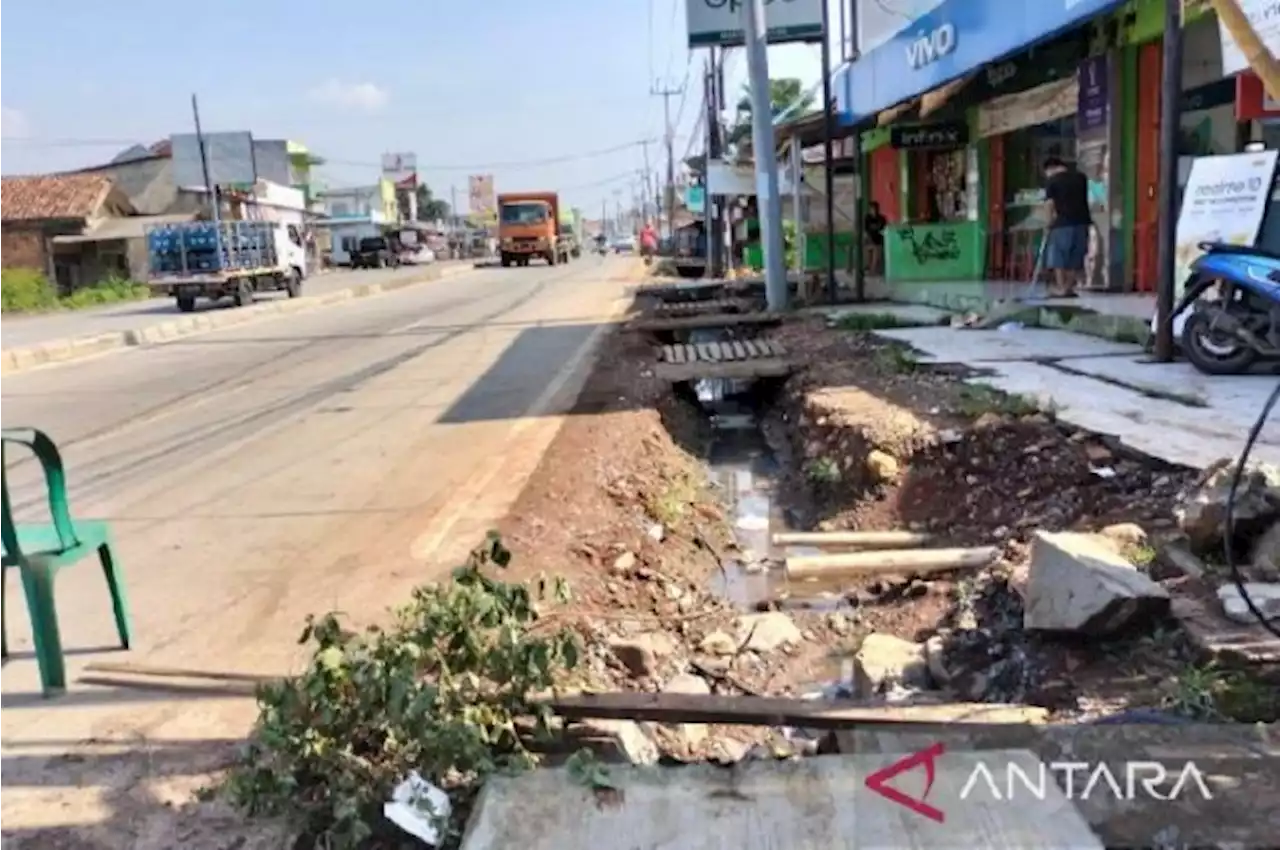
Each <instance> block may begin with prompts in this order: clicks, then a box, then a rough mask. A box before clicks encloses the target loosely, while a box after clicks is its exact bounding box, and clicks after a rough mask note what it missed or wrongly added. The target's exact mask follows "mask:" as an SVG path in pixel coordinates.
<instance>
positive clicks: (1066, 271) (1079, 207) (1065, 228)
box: [1044, 156, 1092, 298]
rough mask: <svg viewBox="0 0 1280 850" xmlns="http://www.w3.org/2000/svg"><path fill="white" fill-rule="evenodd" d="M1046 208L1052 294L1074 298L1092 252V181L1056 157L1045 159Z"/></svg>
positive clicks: (1046, 261) (1046, 248) (1046, 262)
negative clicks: (1090, 237) (1090, 212)
mask: <svg viewBox="0 0 1280 850" xmlns="http://www.w3.org/2000/svg"><path fill="white" fill-rule="evenodd" d="M1044 176H1045V188H1044V197H1045V207H1046V210H1045V212H1046V214H1047V215H1048V217H1049V232H1048V233H1047V234H1045V240H1046V242H1045V246H1044V252H1045V253H1044V265H1045V268H1047V269H1049V270H1050V271H1051V272H1052V273H1053V286H1052V289H1051V290H1050V293H1049V294H1050V296H1051V297H1054V298H1074V297H1076V294H1077V293H1076V290H1077V288H1078V287H1079V285H1080V279H1081V277H1082V276H1083V273H1084V261H1085V256H1086V255H1087V254H1088V253H1089V227H1090V225H1091V224H1092V218H1091V217H1090V215H1089V181H1088V179H1087V178H1086V177H1085V176H1084V175H1083V174H1081V173H1080V172H1079V171H1077V170H1076V169H1074V168H1070V167H1068V166H1067V164H1066V163H1065V162H1063V161H1062V160H1061V159H1059V158H1058V157H1056V156H1051V157H1049V158H1048V159H1046V160H1045V162H1044Z"/></svg>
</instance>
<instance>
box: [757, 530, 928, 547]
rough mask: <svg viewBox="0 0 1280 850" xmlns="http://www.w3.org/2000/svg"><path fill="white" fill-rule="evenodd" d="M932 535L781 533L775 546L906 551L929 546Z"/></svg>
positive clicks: (874, 532)
mask: <svg viewBox="0 0 1280 850" xmlns="http://www.w3.org/2000/svg"><path fill="white" fill-rule="evenodd" d="M932 539H933V538H932V535H929V534H921V533H920V532H917V531H780V532H778V533H777V534H775V535H773V544H774V545H775V546H789V545H795V546H848V547H850V548H854V549H905V548H907V547H909V546H927V545H928V544H929V542H930V541H931V540H932Z"/></svg>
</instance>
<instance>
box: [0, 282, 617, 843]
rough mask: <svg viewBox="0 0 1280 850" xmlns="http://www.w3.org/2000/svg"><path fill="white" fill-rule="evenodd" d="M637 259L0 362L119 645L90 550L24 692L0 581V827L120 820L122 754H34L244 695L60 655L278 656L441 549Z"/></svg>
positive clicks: (562, 390) (28, 662)
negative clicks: (59, 670) (62, 674)
mask: <svg viewBox="0 0 1280 850" xmlns="http://www.w3.org/2000/svg"><path fill="white" fill-rule="evenodd" d="M637 267H638V264H637V263H635V262H634V261H631V260H626V259H612V258H611V259H608V260H604V259H601V258H596V257H591V258H584V259H582V260H579V261H577V262H575V263H574V264H572V265H570V266H561V267H557V268H546V267H540V266H539V267H531V268H523V269H492V270H489V269H486V270H475V271H470V272H466V273H463V274H460V275H458V276H456V277H453V278H451V279H447V280H443V281H439V282H433V283H429V284H425V285H423V286H419V287H411V288H407V289H403V290H399V291H396V292H393V293H389V294H385V295H380V296H374V297H370V298H366V299H362V300H359V301H351V302H345V303H342V304H338V305H332V306H328V307H322V308H318V309H316V310H314V311H309V312H306V313H301V314H296V315H292V316H286V317H280V318H270V319H267V320H264V321H261V322H256V323H254V324H252V325H248V326H242V327H237V328H233V329H227V330H223V331H215V332H210V333H207V334H203V335H200V336H196V337H191V338H188V339H184V340H178V341H175V342H172V343H167V344H164V345H160V346H155V347H151V348H144V349H128V350H124V351H121V352H118V353H113V354H109V355H105V356H102V357H99V358H96V359H92V360H86V361H82V362H79V363H72V364H67V365H64V366H58V367H53V368H46V369H41V370H37V371H35V372H30V373H24V374H20V375H15V376H13V377H10V378H8V379H6V380H5V383H4V402H5V403H4V410H3V421H4V425H5V426H6V427H12V426H16V425H34V426H38V427H40V428H42V429H44V430H46V431H47V432H48V433H49V434H50V435H52V436H53V437H54V438H55V439H56V440H57V441H58V442H59V444H60V446H61V447H62V449H63V452H64V458H65V460H66V463H67V466H68V469H69V475H70V483H71V504H72V507H73V512H74V513H75V514H76V515H77V516H81V517H103V518H107V519H109V520H110V521H111V523H112V524H113V528H114V530H115V534H116V539H117V546H118V550H119V551H118V557H119V559H120V561H121V563H122V564H123V567H124V570H125V573H126V581H127V585H128V591H129V595H130V598H131V601H132V607H133V613H134V628H135V635H136V637H135V642H134V648H133V650H132V651H130V652H127V653H125V652H118V651H114V650H113V649H112V647H113V645H114V644H115V636H114V631H113V627H112V623H111V615H110V614H111V612H110V604H109V601H108V597H107V594H106V589H105V586H104V583H103V580H102V576H101V572H100V571H99V570H98V569H97V568H96V566H95V565H94V564H93V563H91V562H88V561H86V562H82V563H81V564H80V565H78V566H77V567H74V568H72V569H71V570H69V571H67V572H65V573H63V574H62V575H61V576H60V578H59V585H58V598H57V601H58V609H59V614H60V619H61V623H62V628H63V641H64V644H65V648H66V650H67V653H68V664H69V668H68V675H69V681H70V683H71V685H70V690H69V692H68V693H67V694H66V695H64V696H63V697H61V698H59V699H58V700H57V701H56V702H52V703H50V702H45V701H42V700H40V699H39V698H38V696H37V695H36V694H37V692H38V677H37V672H36V668H35V662H34V660H33V659H32V656H31V651H30V650H31V642H30V628H29V625H28V621H27V618H26V613H25V606H24V605H23V603H22V600H23V597H22V594H21V591H20V590H19V589H18V588H17V586H16V585H17V581H16V577H15V579H14V580H13V581H11V582H10V583H9V588H8V590H9V597H8V601H9V602H10V603H12V604H10V605H9V606H8V615H9V620H10V622H9V624H8V627H9V635H10V641H11V647H12V649H13V652H14V657H13V659H12V660H11V661H10V662H9V663H8V664H7V665H6V666H5V668H4V680H3V700H4V703H3V705H4V712H3V736H2V737H3V742H4V743H3V748H4V787H5V791H6V793H5V796H4V815H3V817H4V824H5V832H6V836H12V835H13V834H14V833H11V832H10V830H11V829H22V830H23V831H24V832H26V831H29V830H30V829H32V828H34V827H38V826H40V825H41V823H46V825H47V822H49V821H50V820H52V821H56V822H63V823H65V822H68V821H70V822H80V821H83V822H86V823H88V822H93V821H94V820H101V819H105V818H109V817H113V818H115V819H116V821H117V822H120V820H121V819H122V818H123V817H124V814H125V813H124V812H122V811H114V812H107V811H104V806H105V807H107V808H111V806H110V805H108V804H106V803H104V802H103V800H104V799H106V798H109V797H111V796H112V795H111V793H110V792H108V791H104V790H103V787H104V786H106V785H111V786H113V787H116V789H117V790H119V789H120V788H125V787H131V786H129V783H131V782H134V783H136V782H138V781H140V779H139V776H138V775H134V773H133V771H135V767H131V766H128V765H125V766H121V765H118V764H117V765H115V766H114V767H113V768H112V770H114V771H116V772H115V773H113V774H111V776H97V775H89V774H92V773H93V771H92V770H90V769H89V768H87V767H86V766H85V764H86V763H85V762H84V761H83V760H80V761H77V762H76V764H78V765H79V766H78V767H76V768H75V769H76V770H77V771H79V773H78V774H77V775H76V777H75V778H74V780H72V779H66V778H65V777H64V778H63V780H57V779H50V778H49V777H50V775H51V774H50V773H49V771H51V770H53V771H56V770H58V769H59V768H58V767H57V766H56V765H57V764H64V768H65V760H63V762H58V761H56V760H55V761H54V762H50V761H48V760H47V759H46V758H45V757H46V756H56V755H57V754H58V753H62V752H65V751H66V748H67V747H68V746H73V745H75V743H76V742H84V741H86V740H89V739H92V740H94V741H98V742H103V741H108V742H109V741H123V742H133V743H137V742H140V741H141V742H144V743H143V744H139V746H148V747H149V746H152V745H153V744H154V745H155V746H160V745H161V744H164V743H166V742H167V743H168V744H170V745H171V744H172V743H173V742H175V741H190V740H194V739H208V738H211V737H218V736H222V737H239V736H241V735H243V734H244V733H245V731H247V728H248V723H249V722H250V720H251V718H252V716H253V706H252V704H251V702H250V701H248V700H244V699H232V700H227V699H197V698H195V697H185V698H178V697H175V696H173V695H172V694H169V695H157V694H154V693H148V692H147V691H143V690H137V689H127V688H116V687H105V686H92V685H88V684H84V683H83V682H78V681H77V677H78V676H82V675H83V674H84V667H85V665H86V664H88V663H91V662H95V661H97V662H103V661H117V662H119V661H128V662H131V663H141V664H148V665H161V666H177V667H183V668H197V669H206V670H208V669H212V670H233V671H237V672H242V673H259V674H273V673H274V674H279V673H281V672H285V671H288V670H289V669H291V668H294V667H295V665H296V663H297V662H298V661H299V658H300V656H299V652H300V651H299V648H298V647H297V645H296V638H297V636H298V633H299V631H300V628H301V626H302V624H303V621H304V619H305V617H306V615H308V614H310V613H316V612H325V611H328V610H335V609H336V610H341V611H344V612H347V613H349V614H350V615H352V616H353V617H354V618H355V619H356V620H357V621H368V620H370V619H372V618H375V617H376V616H378V614H379V613H380V612H382V611H384V610H385V609H386V607H387V606H388V605H391V604H394V603H395V602H397V601H399V600H404V599H407V597H408V594H409V591H410V590H411V588H412V587H414V586H415V585H417V584H420V583H422V582H424V581H427V580H430V579H432V578H434V577H437V576H439V575H440V574H441V569H442V567H445V566H453V565H454V564H455V563H456V561H453V560H450V559H452V558H454V557H456V556H457V553H459V552H465V550H466V549H467V548H469V547H470V545H471V544H472V543H474V542H478V540H479V536H480V535H481V534H482V532H483V529H484V528H485V527H488V526H487V523H489V522H492V521H493V520H494V519H496V518H497V515H494V516H489V515H487V514H486V511H488V512H489V513H493V512H500V510H501V506H502V505H503V504H506V503H509V500H510V499H513V498H514V497H515V495H516V494H517V492H518V490H519V488H520V486H521V485H522V483H523V482H522V477H523V478H527V476H528V475H529V474H531V473H532V471H533V467H534V464H536V460H537V456H538V455H540V453H541V451H542V450H543V449H545V444H546V443H547V442H549V441H550V439H551V438H552V437H553V436H554V428H555V427H558V421H559V420H558V419H556V417H554V416H544V415H543V414H546V413H548V412H550V413H554V412H557V411H558V410H559V409H560V408H561V407H562V406H563V405H565V404H567V403H569V402H570V401H571V398H572V394H573V393H574V392H575V382H577V381H580V380H581V378H583V377H585V373H586V371H587V367H588V366H589V363H590V361H589V359H588V358H587V356H586V355H587V353H588V352H589V351H590V350H591V345H590V344H591V343H592V342H595V341H598V340H599V339H600V338H601V337H602V336H603V330H604V329H605V328H606V327H607V323H608V321H609V320H610V318H611V317H616V315H617V311H618V309H619V308H620V307H621V305H622V304H623V301H622V298H623V296H624V294H625V292H626V290H627V288H628V283H627V279H628V278H629V277H630V278H634V277H635V275H636V270H637ZM6 330H8V326H7V323H6ZM539 417H541V418H539ZM516 460H519V464H518V465H513V464H515V462H516ZM9 468H10V486H11V489H12V495H13V498H14V501H15V505H16V508H17V510H18V511H19V514H20V516H26V517H27V518H34V517H36V516H38V515H39V509H40V506H41V502H42V499H43V491H42V489H41V488H40V486H39V485H38V479H37V475H38V468H37V467H36V465H35V464H34V463H31V462H16V461H15V460H14V459H12V458H11V459H10V462H9ZM512 470H518V471H514V472H513V471H512ZM504 498H505V499H506V500H507V501H506V502H504ZM468 505H470V506H471V507H468ZM472 538H474V539H472ZM441 543H443V544H444V545H442V546H438V545H437V544H441ZM446 553H447V554H446ZM148 742H150V743H148ZM51 764H52V765H54V766H53V767H51ZM136 769H137V770H141V769H142V768H136ZM60 785H65V787H58V786H60ZM130 793H132V792H130ZM104 795H105V796H104ZM28 834H29V832H28ZM6 844H7V841H6ZM112 846H115V845H112ZM137 846H142V845H137Z"/></svg>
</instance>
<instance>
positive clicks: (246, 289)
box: [234, 277, 253, 307]
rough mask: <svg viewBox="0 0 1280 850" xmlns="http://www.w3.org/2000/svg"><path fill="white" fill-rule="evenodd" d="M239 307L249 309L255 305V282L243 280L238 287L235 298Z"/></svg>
mask: <svg viewBox="0 0 1280 850" xmlns="http://www.w3.org/2000/svg"><path fill="white" fill-rule="evenodd" d="M234 298H235V302H236V306H237V307H248V306H249V305H250V304H252V303H253V281H252V280H251V279H249V278H247V277H245V278H241V279H240V282H239V283H238V284H237V285H236V294H235V296H234Z"/></svg>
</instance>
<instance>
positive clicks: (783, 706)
mask: <svg viewBox="0 0 1280 850" xmlns="http://www.w3.org/2000/svg"><path fill="white" fill-rule="evenodd" d="M546 705H547V706H548V707H549V708H550V709H551V710H552V711H553V712H554V713H555V714H557V715H559V716H560V717H563V718H566V719H568V720H588V719H596V720H652V721H654V722H657V723H723V724H731V725H739V726H803V727H805V728H809V729H843V728H846V727H850V726H858V725H862V724H884V723H978V724H986V723H1041V722H1044V721H1045V720H1046V719H1047V718H1048V716H1049V712H1048V711H1047V710H1046V709H1043V708H1034V707H1031V706H1021V705H1005V704H1000V703H937V704H933V705H883V704H878V705H867V704H865V703H858V702H854V701H840V702H836V701H823V700H806V699H788V698H783V697H753V696H732V697H730V696H716V695H708V694H648V693H621V692H619V693H607V694H580V695H577V696H563V697H558V698H555V699H551V700H548V701H547V703H546Z"/></svg>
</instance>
